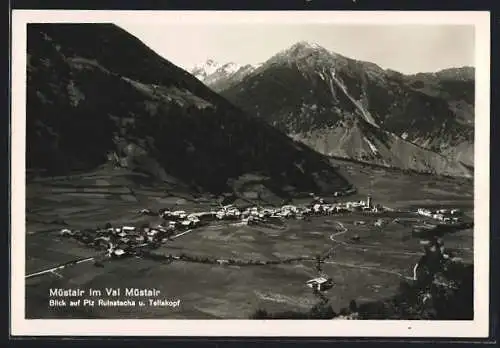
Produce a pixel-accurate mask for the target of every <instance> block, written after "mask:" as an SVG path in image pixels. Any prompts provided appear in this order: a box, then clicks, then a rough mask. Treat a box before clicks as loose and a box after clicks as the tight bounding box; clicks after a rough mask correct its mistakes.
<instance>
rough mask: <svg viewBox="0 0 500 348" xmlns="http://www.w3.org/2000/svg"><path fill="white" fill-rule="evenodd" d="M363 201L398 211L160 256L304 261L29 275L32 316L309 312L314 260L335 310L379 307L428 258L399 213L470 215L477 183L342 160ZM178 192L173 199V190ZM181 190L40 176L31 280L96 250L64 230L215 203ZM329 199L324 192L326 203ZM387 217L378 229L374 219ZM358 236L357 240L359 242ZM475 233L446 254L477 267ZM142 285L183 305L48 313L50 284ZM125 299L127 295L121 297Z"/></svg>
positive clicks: (129, 265) (145, 263) (202, 240)
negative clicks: (448, 210)
mask: <svg viewBox="0 0 500 348" xmlns="http://www.w3.org/2000/svg"><path fill="white" fill-rule="evenodd" d="M336 164H337V165H339V167H340V168H341V170H342V171H343V174H345V175H346V177H348V178H349V179H350V180H351V182H352V183H353V184H354V185H355V186H356V187H358V194H357V195H356V196H354V197H348V198H347V197H346V198H345V199H348V200H354V199H362V198H365V197H366V194H367V193H371V194H372V196H373V199H374V201H375V202H376V203H381V204H383V205H385V206H388V207H391V208H394V209H400V210H402V211H401V212H391V213H384V215H380V216H377V215H366V214H361V213H357V214H344V215H336V216H324V217H314V218H312V220H311V221H303V220H288V221H287V223H286V224H285V225H284V226H282V227H281V228H271V227H269V226H252V227H250V226H243V225H237V224H230V223H222V224H216V225H209V226H205V227H201V228H199V229H195V230H193V231H191V232H189V233H186V234H183V235H182V236H179V237H178V238H175V239H174V240H172V241H169V242H167V243H166V244H164V245H163V246H161V247H160V248H159V249H156V250H154V251H153V253H155V254H161V255H169V254H170V255H174V256H178V255H181V254H188V255H195V256H199V257H203V256H208V257H211V258H217V259H229V258H233V259H238V260H259V261H268V260H275V261H278V260H283V259H286V258H298V257H304V259H307V260H303V261H300V262H292V263H289V264H275V265H240V266H234V265H218V264H203V263H193V262H187V261H180V260H178V261H173V262H162V261H161V260H160V261H158V260H150V259H143V258H137V257H133V258H128V259H123V260H112V261H108V262H106V263H105V264H104V267H96V266H95V265H94V263H93V262H82V263H80V264H76V265H73V266H70V267H66V268H64V269H61V270H57V271H55V272H52V273H46V274H44V275H42V276H39V277H32V278H28V279H26V316H27V318H189V319H206V318H207V319H208V318H214V319H215V318H229V319H232V318H235V319H236V318H242V319H244V318H248V316H249V315H250V314H251V313H252V312H253V311H255V310H256V309H257V308H263V309H266V310H268V311H284V310H307V309H309V308H310V307H311V306H312V305H314V304H315V303H316V302H317V300H318V299H317V297H316V296H315V295H314V294H313V293H312V291H311V290H310V289H309V288H308V287H306V286H305V282H306V281H307V280H309V279H311V278H313V277H316V276H318V272H317V270H316V262H315V261H314V258H315V257H316V256H317V255H323V254H325V253H326V252H328V251H331V252H332V256H331V257H330V258H329V259H326V260H325V261H324V263H322V265H321V267H322V272H323V273H325V274H326V275H328V276H329V277H331V278H332V279H333V282H334V287H333V288H332V289H330V290H328V291H327V292H326V293H325V295H326V296H327V297H328V298H329V299H330V301H331V304H332V306H333V308H334V310H339V309H341V308H342V307H346V306H347V305H348V303H349V301H350V300H351V299H355V300H356V301H358V302H364V301H372V300H377V299H382V298H386V297H389V296H391V295H392V294H394V293H395V291H396V289H397V287H398V286H399V283H400V281H401V280H403V279H405V278H407V277H410V276H411V275H412V268H413V265H414V263H415V261H416V260H418V258H419V257H420V255H421V246H420V245H419V240H418V239H415V238H413V237H412V236H411V226H410V225H403V224H400V223H396V222H394V219H395V218H396V217H398V218H400V219H404V218H408V219H413V220H415V219H416V218H417V216H416V215H414V214H411V213H408V212H405V211H406V210H414V209H415V207H417V206H418V207H423V206H429V207H430V206H436V205H438V206H442V207H458V208H461V209H463V210H464V211H465V212H466V213H467V214H468V215H470V216H472V213H473V187H472V182H468V181H465V180H460V179H446V178H436V177H432V176H425V175H417V174H413V175H409V174H402V173H400V172H395V171H388V170H382V169H378V168H370V167H363V166H362V165H360V164H356V163H348V162H345V163H344V162H339V161H337V162H336ZM173 192H176V193H173ZM178 192H179V190H178V188H176V187H175V184H172V185H165V186H155V188H154V189H152V188H151V187H149V186H148V184H147V183H145V182H137V180H135V179H132V178H131V177H129V176H128V175H125V174H124V175H122V176H118V175H117V174H116V173H114V174H113V175H112V176H111V175H110V174H109V173H107V172H106V171H100V172H96V173H93V174H92V175H90V174H87V175H85V176H75V177H71V178H53V179H51V180H44V181H33V182H30V183H29V184H28V186H27V234H26V256H27V257H26V274H32V273H34V272H37V271H39V270H44V269H47V268H51V267H55V266H57V265H60V264H62V263H64V262H68V261H71V260H75V259H81V258H86V257H92V256H95V255H96V252H95V251H92V250H89V249H87V248H85V247H84V246H81V245H79V244H78V243H77V242H75V241H73V240H71V239H65V238H61V237H59V236H58V234H57V231H59V230H60V229H61V228H63V227H68V226H69V227H70V228H93V227H96V226H97V225H100V226H102V225H104V224H105V223H106V222H111V223H117V224H118V223H124V224H125V223H126V224H131V223H139V224H140V223H142V222H146V221H147V222H159V221H155V220H157V219H155V218H144V217H140V216H138V215H137V214H136V212H137V210H139V209H141V208H151V209H158V208H160V207H165V206H167V207H171V206H174V205H176V206H178V209H184V210H186V211H193V210H203V209H207V208H208V207H210V206H211V205H212V206H216V204H215V205H214V204H213V202H211V199H210V197H196V198H194V197H191V196H189V195H186V194H179V193H178ZM325 198H328V197H325ZM378 219H383V220H384V222H385V224H384V225H383V226H382V227H376V226H374V222H375V221H376V220H378ZM355 235H357V236H358V237H359V238H358V239H357V240H353V239H352V237H353V236H355ZM472 238H473V233H472V230H463V231H459V232H456V233H453V234H448V235H446V236H445V237H444V241H445V245H446V247H449V248H452V249H454V250H455V251H456V253H457V254H458V256H460V257H462V258H463V259H464V260H466V261H469V262H472V256H473V243H472ZM51 288H53V289H54V288H62V289H69V288H72V289H75V288H80V289H88V288H92V289H101V290H102V292H103V295H104V297H105V293H104V289H105V288H122V289H125V288H141V289H145V288H148V289H152V288H155V289H158V290H159V291H160V294H159V295H158V297H157V298H159V299H163V298H165V299H168V300H180V306H178V307H175V308H173V307H168V306H167V307H165V306H164V307H152V306H145V307H140V306H132V307H131V306H129V307H97V306H94V307H90V306H88V307H83V306H79V307H67V306H66V307H50V306H49V289H51ZM121 298H125V296H124V295H123V294H122V295H121Z"/></svg>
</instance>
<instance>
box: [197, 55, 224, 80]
mask: <svg viewBox="0 0 500 348" xmlns="http://www.w3.org/2000/svg"><path fill="white" fill-rule="evenodd" d="M219 67H220V64H219V63H218V62H216V61H215V60H213V59H208V60H207V61H206V62H204V63H202V64H198V65H196V66H195V67H194V68H193V69H192V70H191V72H192V74H193V75H194V76H196V77H198V78H202V79H203V78H205V77H207V76H208V75H212V74H213V73H215V72H216V71H217V69H219Z"/></svg>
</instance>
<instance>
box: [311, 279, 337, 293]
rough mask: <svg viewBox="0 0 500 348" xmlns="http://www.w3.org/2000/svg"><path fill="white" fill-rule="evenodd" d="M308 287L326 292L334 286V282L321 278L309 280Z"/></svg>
mask: <svg viewBox="0 0 500 348" xmlns="http://www.w3.org/2000/svg"><path fill="white" fill-rule="evenodd" d="M306 285H307V286H308V287H310V288H311V289H316V290H318V291H325V290H328V289H330V288H331V287H332V286H333V281H332V279H331V278H325V277H319V278H314V279H311V280H308V281H307V282H306Z"/></svg>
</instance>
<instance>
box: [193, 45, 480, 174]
mask: <svg viewBox="0 0 500 348" xmlns="http://www.w3.org/2000/svg"><path fill="white" fill-rule="evenodd" d="M221 66H224V65H221ZM214 73H215V75H214ZM214 73H212V74H207V75H206V76H205V77H203V76H201V75H200V74H198V75H196V76H198V78H200V80H201V81H203V82H204V83H205V84H206V85H207V86H209V87H211V88H212V89H213V90H215V91H217V92H219V93H220V94H221V95H222V96H223V97H225V98H226V99H228V100H229V101H231V102H232V103H233V104H234V105H236V106H238V107H240V108H241V109H243V110H244V111H245V112H246V113H248V114H250V115H253V116H255V117H257V118H261V119H264V120H265V121H266V122H268V123H269V124H271V125H272V126H274V127H276V128H277V129H279V130H281V131H282V132H284V133H286V134H288V135H289V136H290V137H292V138H293V139H295V140H299V141H300V142H302V143H304V144H307V145H308V146H310V147H311V148H313V149H315V150H317V151H319V152H321V153H323V154H325V155H328V156H333V157H343V158H349V159H354V160H359V161H363V162H369V163H376V164H381V165H384V166H390V167H397V168H402V169H413V170H418V171H425V172H431V173H437V174H446V175H458V176H470V175H472V170H473V169H472V168H473V165H474V68H472V67H463V68H452V69H446V70H442V71H439V72H437V73H419V74H415V75H404V74H401V73H399V72H396V71H393V70H389V69H382V68H381V67H379V66H377V65H376V64H373V63H370V62H364V61H357V60H354V59H350V58H347V57H344V56H342V55H340V54H337V53H334V52H331V51H329V50H327V49H325V48H323V47H321V46H320V45H317V44H315V43H309V42H305V41H301V42H298V43H296V44H295V45H293V46H291V47H289V48H288V49H285V50H283V51H281V52H278V53H277V54H275V55H274V56H272V57H270V58H269V59H268V60H267V61H266V62H264V63H263V64H262V65H260V66H258V67H252V68H249V69H247V70H245V73H244V74H241V73H238V74H236V73H225V74H217V72H214ZM215 76H217V78H215Z"/></svg>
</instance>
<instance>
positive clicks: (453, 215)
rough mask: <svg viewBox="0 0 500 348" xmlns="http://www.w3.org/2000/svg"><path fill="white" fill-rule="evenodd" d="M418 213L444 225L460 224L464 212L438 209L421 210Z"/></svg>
mask: <svg viewBox="0 0 500 348" xmlns="http://www.w3.org/2000/svg"><path fill="white" fill-rule="evenodd" d="M417 213H418V214H419V215H421V216H425V217H428V218H431V219H435V220H438V221H441V222H444V223H459V222H461V221H462V220H461V216H462V211H461V210H460V209H437V210H430V209H425V208H419V209H418V210H417Z"/></svg>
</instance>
